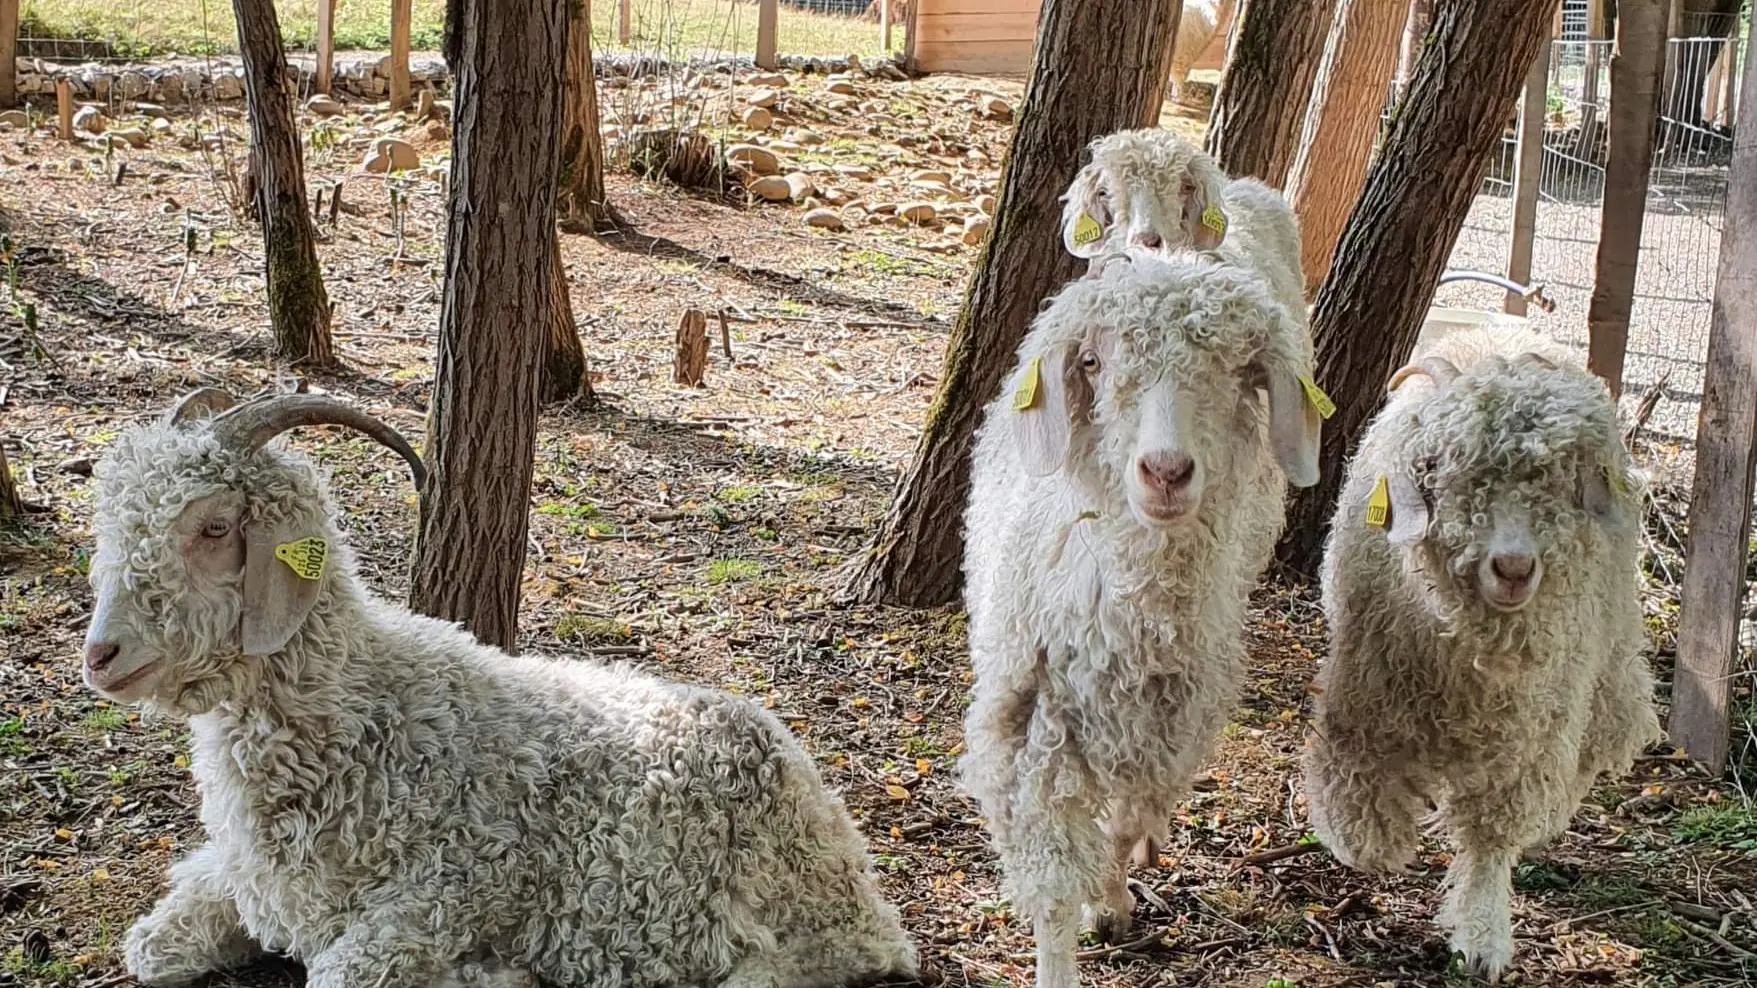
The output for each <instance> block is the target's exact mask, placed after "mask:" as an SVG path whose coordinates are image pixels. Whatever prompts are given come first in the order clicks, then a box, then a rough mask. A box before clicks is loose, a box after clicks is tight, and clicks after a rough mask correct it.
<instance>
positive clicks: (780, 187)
mask: <svg viewBox="0 0 1757 988" xmlns="http://www.w3.org/2000/svg"><path fill="white" fill-rule="evenodd" d="M745 188H747V189H749V190H750V193H751V195H754V196H756V197H758V198H760V199H767V200H768V201H770V202H786V201H787V200H788V199H791V198H793V186H791V185H789V184H788V182H787V180H786V179H784V178H781V177H780V176H778V175H763V176H760V177H758V178H754V179H751V181H750V184H749V185H746V186H745Z"/></svg>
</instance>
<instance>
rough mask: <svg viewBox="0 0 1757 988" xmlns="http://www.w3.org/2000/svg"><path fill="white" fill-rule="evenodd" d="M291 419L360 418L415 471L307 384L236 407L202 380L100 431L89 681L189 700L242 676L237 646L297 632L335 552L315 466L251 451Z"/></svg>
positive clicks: (396, 445) (206, 703)
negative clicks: (110, 432) (116, 428)
mask: <svg viewBox="0 0 1757 988" xmlns="http://www.w3.org/2000/svg"><path fill="white" fill-rule="evenodd" d="M305 425H341V426H346V427H348V428H352V429H355V430H358V431H360V432H362V433H364V434H366V435H367V436H368V437H370V438H371V439H373V440H375V441H376V442H378V443H381V444H382V445H384V446H387V447H389V448H390V449H392V450H395V451H396V452H397V453H398V454H400V455H401V456H402V457H403V458H404V459H405V460H406V461H407V462H408V464H409V468H410V470H411V471H412V472H413V474H414V478H415V481H416V484H417V486H419V485H421V484H423V483H424V482H425V475H426V471H425V469H424V468H423V466H422V463H421V458H420V457H419V456H418V455H416V453H415V451H414V449H413V448H411V447H410V446H409V444H408V443H407V442H406V441H404V440H403V438H402V437H401V436H400V435H398V434H397V432H396V431H395V430H394V429H392V428H390V427H389V426H387V425H385V424H384V423H382V422H379V421H378V420H376V419H374V418H372V417H370V416H368V415H366V414H365V413H363V412H361V411H359V410H358V409H355V408H351V407H349V406H347V405H344V404H342V403H340V402H338V401H336V400H334V399H332V398H327V397H322V396H316V395H271V396H266V397H261V398H257V399H254V400H251V401H247V402H244V403H242V404H239V403H237V402H236V401H235V400H234V399H233V398H232V397H231V396H230V395H229V394H227V393H225V392H224V391H221V390H219V389H216V388H203V389H200V390H198V391H195V392H192V393H190V394H189V395H186V396H185V397H184V398H183V399H182V400H181V401H179V402H178V403H177V405H176V406H175V407H173V408H172V409H171V410H170V411H169V412H167V413H166V414H165V415H164V416H162V417H161V418H160V419H159V420H158V421H157V422H154V423H152V424H150V425H146V426H143V427H140V428H137V429H134V430H131V431H130V432H129V433H127V434H126V435H124V436H122V437H121V438H119V439H118V440H117V441H116V442H115V443H114V444H112V446H111V448H110V450H109V451H108V453H106V455H105V457H104V459H103V461H102V462H101V463H100V464H99V465H98V467H97V470H96V474H97V477H98V482H99V484H98V496H97V512H96V519H95V522H94V525H93V528H94V530H95V532H96V536H97V548H96V552H95V553H94V554H93V557H92V565H91V577H90V579H91V585H92V590H93V592H94V596H95V598H96V606H95V608H94V610H93V612H92V617H91V622H90V625H89V627H88V628H87V631H86V638H85V666H84V671H83V677H84V680H85V683H86V685H87V686H88V687H90V688H92V689H93V690H96V691H97V692H99V693H101V694H103V695H105V696H107V697H110V698H112V699H115V700H119V701H123V702H131V701H137V700H138V701H148V702H151V703H153V704H155V705H159V706H163V707H167V708H173V709H177V710H179V711H181V712H184V713H199V712H201V711H202V710H205V709H207V708H210V707H211V706H212V705H213V704H214V703H216V702H219V700H221V699H223V698H225V696H227V695H229V694H230V693H231V692H232V691H233V690H235V689H237V688H239V687H240V686H241V685H242V682H243V681H244V680H245V679H246V678H247V677H248V675H249V669H250V666H249V664H248V663H246V662H245V661H243V657H244V656H257V657H260V656H267V655H272V654H274V653H276V652H278V651H280V650H281V649H282V648H283V647H285V646H286V644H287V642H288V641H289V640H290V639H291V638H292V637H293V636H294V634H296V633H297V632H298V631H299V629H300V627H301V626H302V625H303V624H304V622H305V620H306V618H307V616H308V615H309V614H310V613H311V611H312V608H313V607H314V605H315V604H316V603H317V601H318V598H319V595H320V593H321V592H322V591H323V590H324V588H325V587H326V586H329V585H330V583H331V582H332V580H331V577H332V574H333V572H334V570H335V569H336V566H337V561H336V560H335V559H334V558H333V557H334V556H335V555H336V554H337V553H339V552H340V551H341V550H340V546H339V539H338V536H337V533H336V532H335V531H334V530H333V526H332V524H331V521H330V517H329V510H328V504H327V496H326V494H325V492H324V490H323V487H322V481H321V479H320V478H319V476H318V474H317V472H316V470H315V469H313V468H312V467H311V466H310V465H309V464H308V463H306V462H304V460H303V458H301V457H298V456H296V455H294V454H289V453H284V452H277V451H273V450H269V449H266V448H265V446H266V444H267V443H268V442H269V441H270V440H272V439H274V438H275V437H276V436H278V435H280V434H281V433H284V432H286V431H288V430H290V429H293V428H297V427H299V426H305Z"/></svg>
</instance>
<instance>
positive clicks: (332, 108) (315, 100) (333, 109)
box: [305, 93, 346, 117]
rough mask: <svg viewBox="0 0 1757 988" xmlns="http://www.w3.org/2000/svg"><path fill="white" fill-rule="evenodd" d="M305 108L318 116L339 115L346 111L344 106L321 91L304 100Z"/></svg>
mask: <svg viewBox="0 0 1757 988" xmlns="http://www.w3.org/2000/svg"><path fill="white" fill-rule="evenodd" d="M305 109H307V110H310V111H311V112H312V113H315V114H317V115H318V116H320V117H339V116H341V115H342V114H343V113H344V112H346V107H344V106H342V104H340V103H338V102H336V101H335V100H333V99H331V98H330V97H328V96H325V95H324V94H322V93H318V94H317V95H316V96H313V97H311V98H310V99H308V100H306V101H305Z"/></svg>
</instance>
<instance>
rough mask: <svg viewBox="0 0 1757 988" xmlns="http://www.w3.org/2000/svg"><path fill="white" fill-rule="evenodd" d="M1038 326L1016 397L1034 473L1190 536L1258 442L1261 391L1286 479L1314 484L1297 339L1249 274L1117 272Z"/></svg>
mask: <svg viewBox="0 0 1757 988" xmlns="http://www.w3.org/2000/svg"><path fill="white" fill-rule="evenodd" d="M1038 318H1039V321H1038V326H1037V328H1036V329H1034V330H1033V333H1032V334H1031V337H1030V338H1028V339H1027V340H1026V344H1025V348H1024V352H1023V353H1022V356H1023V357H1024V358H1025V359H1024V362H1023V363H1022V365H1021V367H1020V369H1019V370H1018V371H1016V372H1015V374H1014V377H1013V380H1012V382H1011V385H1010V388H1011V391H1010V393H1012V394H1014V395H1019V394H1021V393H1023V392H1026V391H1028V392H1030V396H1031V399H1032V400H1031V401H1030V402H1028V403H1024V402H1020V401H1016V402H1015V405H1014V407H1013V408H1012V409H1010V410H1009V415H1010V420H1011V422H1012V423H1013V428H1014V430H1015V432H1014V435H1015V437H1016V439H1017V441H1018V442H1019V443H1020V445H1021V447H1022V449H1021V452H1022V453H1023V457H1024V462H1025V464H1026V468H1027V470H1028V471H1029V472H1031V473H1034V474H1039V475H1042V474H1047V473H1051V472H1054V471H1058V470H1059V471H1064V472H1066V473H1068V474H1069V475H1070V476H1073V477H1076V478H1078V479H1079V480H1080V481H1081V482H1082V483H1083V484H1084V485H1085V486H1087V487H1089V488H1096V489H1099V490H1103V491H1112V492H1117V493H1120V494H1121V495H1122V496H1123V497H1124V498H1126V501H1127V504H1128V510H1129V513H1130V514H1131V515H1132V516H1133V517H1134V518H1135V519H1136V520H1137V521H1138V522H1139V523H1140V524H1142V525H1144V526H1149V527H1155V528H1159V527H1169V526H1176V525H1179V524H1182V523H1184V522H1186V521H1187V520H1188V519H1190V518H1191V517H1193V516H1194V515H1195V514H1196V513H1197V512H1198V510H1199V509H1200V508H1201V506H1202V504H1203V502H1204V498H1206V497H1208V496H1209V495H1210V492H1211V491H1212V490H1213V488H1214V485H1215V484H1216V483H1217V482H1218V480H1219V479H1220V478H1221V477H1223V476H1224V475H1225V474H1226V473H1227V472H1229V471H1230V470H1231V469H1232V467H1233V463H1234V461H1235V458H1236V457H1237V456H1239V455H1241V450H1242V451H1247V452H1246V453H1244V454H1243V455H1249V453H1248V451H1249V450H1250V449H1251V448H1252V447H1253V446H1254V445H1255V444H1256V443H1258V442H1260V441H1261V434H1262V409H1261V407H1260V406H1261V399H1260V397H1259V395H1258V389H1260V388H1263V389H1267V391H1268V393H1269V406H1270V408H1269V412H1270V414H1269V419H1270V434H1271V439H1272V440H1273V444H1274V447H1275V450H1276V453H1277V456H1278V458H1279V459H1280V460H1281V463H1282V466H1283V469H1284V470H1286V471H1287V472H1288V473H1289V476H1290V478H1291V479H1293V480H1294V481H1295V482H1296V483H1301V484H1310V483H1312V482H1314V481H1315V480H1316V474H1317V470H1316V458H1317V443H1318V418H1317V414H1316V412H1314V411H1312V410H1311V408H1310V406H1309V404H1308V403H1307V402H1306V400H1305V396H1304V394H1303V392H1302V390H1301V387H1300V385H1299V383H1298V377H1299V375H1301V374H1304V373H1306V372H1307V371H1306V362H1307V361H1309V357H1308V356H1306V355H1305V353H1306V351H1305V350H1304V349H1303V346H1302V344H1301V342H1300V341H1301V340H1302V339H1303V329H1302V328H1301V327H1300V326H1299V325H1298V324H1296V323H1294V322H1293V321H1292V320H1291V318H1290V317H1289V316H1288V314H1287V313H1286V311H1285V310H1284V309H1283V308H1282V307H1281V306H1279V305H1277V304H1275V303H1274V302H1273V301H1272V300H1270V299H1269V298H1268V296H1267V294H1266V291H1265V290H1264V289H1262V288H1261V287H1260V286H1258V285H1257V284H1256V283H1255V282H1254V280H1253V279H1251V278H1250V277H1249V276H1248V275H1247V274H1245V273H1243V272H1240V271H1237V270H1234V269H1224V268H1216V267H1213V266H1208V265H1202V264H1197V263H1193V262H1189V261H1182V262H1176V263H1168V262H1165V261H1161V260H1159V259H1156V258H1140V257H1137V258H1132V259H1122V260H1119V261H1117V262H1116V263H1112V264H1107V265H1105V266H1104V268H1103V270H1102V272H1101V274H1100V275H1099V277H1098V278H1097V279H1094V280H1081V281H1077V282H1074V283H1073V284H1071V285H1070V286H1068V287H1067V288H1066V289H1064V291H1063V292H1062V294H1060V295H1058V296H1057V297H1056V299H1055V300H1054V301H1053V302H1052V303H1051V305H1050V307H1049V308H1048V309H1047V310H1046V311H1045V312H1044V313H1043V314H1042V315H1041V316H1039V317H1038ZM1076 330H1078V331H1079V334H1078V335H1075V332H1074V331H1076ZM1021 403H1024V404H1026V405H1027V407H1025V408H1019V407H1017V406H1018V404H1021Z"/></svg>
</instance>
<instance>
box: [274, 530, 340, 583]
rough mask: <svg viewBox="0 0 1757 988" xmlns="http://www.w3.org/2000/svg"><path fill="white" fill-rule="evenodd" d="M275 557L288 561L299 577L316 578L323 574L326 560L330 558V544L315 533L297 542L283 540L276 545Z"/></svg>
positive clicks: (303, 578) (302, 578)
mask: <svg viewBox="0 0 1757 988" xmlns="http://www.w3.org/2000/svg"><path fill="white" fill-rule="evenodd" d="M275 558H276V559H279V560H280V561H281V562H283V563H286V564H287V568H288V569H291V570H292V571H293V572H294V573H297V574H298V575H299V579H301V580H315V579H317V578H319V577H321V576H322V575H323V563H324V560H326V559H328V558H329V544H328V543H327V542H325V541H324V540H322V539H320V538H318V537H317V536H315V535H313V536H310V537H308V538H303V539H300V540H299V541H297V542H282V543H281V544H280V545H277V546H275Z"/></svg>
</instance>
